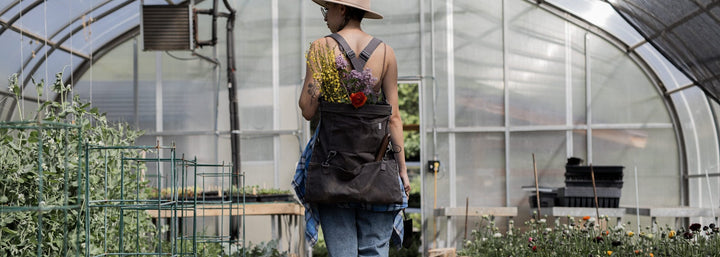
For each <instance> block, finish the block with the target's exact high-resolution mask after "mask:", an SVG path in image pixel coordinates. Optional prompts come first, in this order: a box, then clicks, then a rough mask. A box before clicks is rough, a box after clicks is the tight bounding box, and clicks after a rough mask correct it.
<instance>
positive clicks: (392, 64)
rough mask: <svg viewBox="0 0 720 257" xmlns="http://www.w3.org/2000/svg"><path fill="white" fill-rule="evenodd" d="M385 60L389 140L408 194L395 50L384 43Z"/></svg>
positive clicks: (384, 82)
mask: <svg viewBox="0 0 720 257" xmlns="http://www.w3.org/2000/svg"><path fill="white" fill-rule="evenodd" d="M385 51H386V54H387V61H386V63H385V67H384V69H385V77H384V78H383V81H382V87H383V88H382V89H383V91H384V92H385V97H386V98H387V101H388V103H389V104H390V105H392V115H391V116H390V140H391V143H392V150H393V152H395V159H396V160H397V162H398V168H399V169H400V178H401V179H402V181H403V186H404V187H405V193H407V194H410V180H409V179H408V174H407V166H406V165H405V147H404V144H405V142H404V137H403V122H402V118H400V107H399V106H398V85H397V79H398V70H397V60H396V58H395V52H394V51H393V49H392V48H390V46H388V45H385Z"/></svg>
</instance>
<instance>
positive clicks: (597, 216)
mask: <svg viewBox="0 0 720 257" xmlns="http://www.w3.org/2000/svg"><path fill="white" fill-rule="evenodd" d="M590 178H591V179H592V186H593V196H594V197H595V215H596V218H597V222H598V224H600V206H599V205H598V197H597V187H595V170H593V167H592V164H590Z"/></svg>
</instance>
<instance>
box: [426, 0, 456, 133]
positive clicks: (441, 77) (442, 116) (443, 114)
mask: <svg viewBox="0 0 720 257" xmlns="http://www.w3.org/2000/svg"><path fill="white" fill-rule="evenodd" d="M433 7H434V9H433V10H431V11H432V12H433V16H434V20H435V23H434V24H430V26H433V27H434V31H435V34H434V39H433V40H434V41H433V48H434V49H433V54H434V57H435V60H434V62H433V63H432V64H431V65H434V66H435V74H434V76H435V81H434V87H435V89H434V96H433V94H428V96H430V97H432V98H431V100H430V101H427V102H426V104H428V105H429V108H428V109H429V110H433V111H434V112H435V113H434V116H433V119H434V122H435V126H436V127H437V128H447V127H448V126H449V119H448V117H449V114H450V108H451V107H450V103H449V102H448V101H449V100H448V83H449V82H448V78H449V77H448V76H450V75H453V76H454V74H449V71H448V65H447V63H448V49H447V39H448V35H447V34H448V28H447V19H448V15H447V5H445V4H440V3H437V4H434V5H433ZM429 85H432V84H429ZM431 87H432V86H428V87H426V88H427V89H428V91H429V92H433V91H432V90H433V89H432V88H431ZM433 98H434V100H435V105H433V102H432V99H433ZM452 104H453V105H454V104H455V103H452Z"/></svg>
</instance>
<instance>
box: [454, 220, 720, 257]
mask: <svg viewBox="0 0 720 257" xmlns="http://www.w3.org/2000/svg"><path fill="white" fill-rule="evenodd" d="M568 218H569V222H568V223H566V224H561V223H560V222H559V219H556V221H555V224H554V226H551V225H549V224H547V222H546V219H540V220H535V219H531V220H530V221H528V222H525V225H526V229H525V231H524V232H522V231H521V230H520V229H518V228H513V229H511V230H510V231H508V232H507V233H501V232H500V230H499V229H498V228H497V227H496V226H495V224H494V222H493V221H491V220H492V219H491V218H490V217H488V216H484V217H483V219H482V221H481V223H480V229H478V230H473V231H472V236H473V239H472V240H468V241H466V242H465V243H464V249H462V250H461V251H459V255H460V256H502V257H507V256H652V257H655V256H718V255H720V235H718V227H717V225H715V224H708V225H706V226H703V225H701V224H697V223H696V224H693V225H691V226H689V227H688V228H679V229H672V228H670V227H660V228H658V229H657V230H656V231H654V232H653V231H652V230H651V229H650V228H649V227H646V228H645V229H644V231H640V232H637V231H632V230H630V229H628V228H626V227H625V225H623V224H620V225H617V226H613V227H608V228H605V229H603V228H601V226H598V225H597V224H596V223H595V219H594V218H590V217H588V216H586V217H583V218H582V219H573V218H572V217H568ZM601 221H603V223H604V224H607V217H603V218H601ZM510 222H512V221H510ZM511 224H512V223H511Z"/></svg>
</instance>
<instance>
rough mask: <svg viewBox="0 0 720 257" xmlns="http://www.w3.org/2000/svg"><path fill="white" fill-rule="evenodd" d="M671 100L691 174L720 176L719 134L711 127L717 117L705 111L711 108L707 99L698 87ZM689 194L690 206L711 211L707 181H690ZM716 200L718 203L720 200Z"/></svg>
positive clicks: (677, 94) (692, 179)
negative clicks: (679, 126) (680, 128)
mask: <svg viewBox="0 0 720 257" xmlns="http://www.w3.org/2000/svg"><path fill="white" fill-rule="evenodd" d="M671 96H672V98H673V101H674V102H675V103H676V106H677V109H678V116H679V117H680V122H681V124H682V131H683V132H684V135H683V137H684V140H685V150H686V153H687V165H688V171H687V172H688V174H690V175H702V174H705V173H718V172H720V167H718V165H719V164H718V163H720V162H719V161H718V157H717V156H718V155H717V154H718V153H717V151H718V145H717V142H718V141H717V134H716V133H717V130H716V128H714V127H713V126H712V124H714V123H715V121H714V119H715V118H716V117H715V116H716V114H715V116H712V115H713V114H712V113H711V112H710V110H707V109H704V108H703V107H705V108H709V106H708V104H707V98H706V96H705V95H704V93H703V92H702V91H701V90H700V89H699V88H697V87H693V88H689V89H685V90H683V91H681V92H679V93H675V94H672V95H671ZM708 126H710V127H708ZM711 179H712V180H714V179H715V178H711ZM711 188H712V185H711ZM687 190H688V193H689V199H690V202H689V204H690V206H694V207H700V206H704V207H708V205H707V204H708V203H709V202H708V201H709V200H708V199H707V195H706V194H707V192H708V187H707V181H706V179H705V178H704V177H702V178H691V179H689V180H688V189H687ZM719 198H720V197H719ZM715 200H716V202H717V201H718V199H715Z"/></svg>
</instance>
